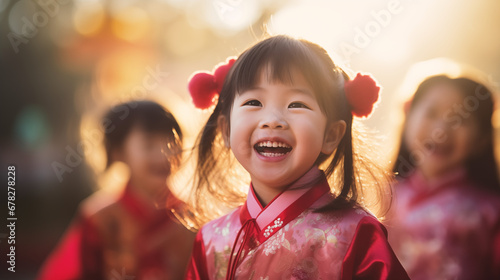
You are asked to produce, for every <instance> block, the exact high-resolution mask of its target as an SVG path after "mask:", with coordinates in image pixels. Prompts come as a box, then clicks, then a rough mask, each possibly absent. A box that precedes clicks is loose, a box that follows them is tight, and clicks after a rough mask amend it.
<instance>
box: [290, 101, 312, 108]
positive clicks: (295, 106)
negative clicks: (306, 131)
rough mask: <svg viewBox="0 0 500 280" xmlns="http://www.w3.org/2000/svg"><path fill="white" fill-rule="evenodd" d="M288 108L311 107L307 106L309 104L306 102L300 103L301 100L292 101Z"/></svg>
mask: <svg viewBox="0 0 500 280" xmlns="http://www.w3.org/2000/svg"><path fill="white" fill-rule="evenodd" d="M288 108H304V109H310V108H309V107H307V105H305V104H304V103H300V102H293V103H291V104H290V105H288Z"/></svg>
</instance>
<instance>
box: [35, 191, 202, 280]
mask: <svg viewBox="0 0 500 280" xmlns="http://www.w3.org/2000/svg"><path fill="white" fill-rule="evenodd" d="M172 199H174V200H176V198H174V197H173V198H172ZM99 201H100V200H99ZM91 202H93V201H91ZM90 205H93V204H92V203H91V204H90ZM110 208H111V209H110ZM80 212H81V213H80V215H81V216H80V217H79V218H77V219H76V220H75V222H74V224H73V226H72V227H71V228H70V229H69V230H68V232H67V233H66V234H65V237H64V238H63V241H62V242H61V243H60V245H59V246H58V249H57V250H56V251H55V252H54V253H53V254H52V255H50V257H49V259H48V261H47V262H46V264H45V265H44V267H43V269H42V270H41V273H40V274H39V276H38V279H39V280H74V279H88V280H98V279H108V277H111V278H113V277H115V278H116V277H118V278H119V277H125V278H126V277H129V276H130V277H134V278H135V279H137V280H140V279H172V278H170V277H174V278H173V279H178V278H179V277H182V274H183V273H184V270H183V268H184V267H185V265H186V262H187V260H188V257H189V255H188V254H189V252H190V251H191V244H192V240H193V239H192V237H194V234H192V233H190V232H189V231H188V230H187V229H184V228H183V227H182V226H180V225H177V224H176V223H175V222H173V221H172V220H171V218H170V216H169V215H168V214H167V213H168V212H167V211H166V210H165V209H161V210H158V209H156V208H155V207H154V206H153V205H149V204H147V203H145V202H144V201H142V200H140V199H139V197H137V195H135V194H134V193H133V192H132V190H131V188H130V186H128V187H127V188H126V189H125V192H124V193H123V195H122V197H121V198H120V199H119V200H118V201H114V202H113V203H111V204H109V205H108V207H106V208H103V209H101V210H100V211H98V212H97V213H95V214H93V215H90V216H89V215H86V216H84V214H83V213H84V211H80ZM124 221H127V222H126V223H125V222H124ZM124 225H127V226H124ZM181 228H182V230H181ZM184 231H185V232H184ZM131 232H132V233H133V234H128V233H131ZM188 234H192V235H189V236H188ZM125 236H126V238H125V239H124V237H125ZM124 244H126V246H127V247H124V246H125V245H124ZM167 246H168V247H167ZM124 248H126V249H127V250H129V251H123V249H124ZM170 248H172V249H170ZM105 252H107V255H106V253H105ZM110 252H111V253H110ZM123 252H127V253H126V254H127V255H124V254H123ZM184 256H185V257H184ZM166 263H168V265H167V264H166ZM125 265H128V266H127V267H125ZM179 273H180V274H179ZM115 274H116V275H115ZM110 275H111V276H110ZM173 275H177V276H173ZM127 279H128V278H127Z"/></svg>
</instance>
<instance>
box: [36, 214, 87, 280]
mask: <svg viewBox="0 0 500 280" xmlns="http://www.w3.org/2000/svg"><path fill="white" fill-rule="evenodd" d="M80 240H81V224H80V222H79V221H77V222H75V223H73V224H72V225H71V226H70V228H69V229H68V230H67V231H66V233H65V234H64V238H63V239H62V241H61V242H60V243H59V245H58V246H57V248H56V249H55V250H54V252H53V253H52V254H51V255H50V257H49V258H48V259H47V261H46V262H45V265H44V266H43V267H42V269H41V271H40V273H39V275H38V278H37V279H38V280H72V279H79V277H80V273H81V266H80V261H79V260H80Z"/></svg>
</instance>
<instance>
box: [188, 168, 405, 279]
mask: <svg viewBox="0 0 500 280" xmlns="http://www.w3.org/2000/svg"><path fill="white" fill-rule="evenodd" d="M312 177H315V178H316V180H313V181H314V182H316V183H313V184H306V185H305V186H304V183H303V182H304V181H309V182H310V181H311V180H310V178H312ZM307 178H309V179H307ZM318 178H319V179H318ZM332 199H333V198H332V196H331V194H330V187H329V186H328V183H327V180H326V178H325V176H324V174H323V173H322V172H321V171H320V170H318V169H316V168H313V169H311V171H309V172H308V173H307V174H306V175H305V176H304V177H302V178H301V179H300V180H299V181H298V182H296V183H295V184H294V185H293V186H291V187H290V188H288V189H287V190H286V191H284V192H283V193H281V194H280V195H278V196H277V197H276V198H274V200H273V201H271V202H270V203H269V204H268V205H267V206H266V207H262V205H261V204H260V202H259V200H258V199H257V197H256V195H255V193H254V192H253V188H252V187H250V191H249V194H248V198H247V201H246V203H245V204H244V205H243V206H241V207H239V208H238V209H236V210H234V211H233V212H231V213H229V214H228V215H226V216H223V217H221V218H219V219H216V220H214V221H211V222H209V223H207V224H206V225H205V226H203V227H202V229H201V230H200V231H199V232H198V235H197V236H196V240H195V245H194V248H193V253H192V257H191V261H190V264H189V269H188V273H187V275H186V278H185V279H204V280H205V279H206V280H208V279H210V280H216V279H245V280H249V279H257V280H263V279H266V280H272V279H370V280H373V279H398V280H404V279H409V278H408V276H407V274H406V272H405V271H404V269H403V268H402V266H401V264H400V263H399V261H398V260H397V259H396V257H395V255H394V253H393V252H392V249H391V248H390V246H389V244H388V242H387V236H386V231H385V229H384V227H383V226H382V225H381V224H380V223H379V222H378V221H377V219H376V218H375V217H373V216H372V215H370V214H369V213H367V212H366V211H365V210H362V209H361V208H356V209H346V210H338V211H333V212H326V213H316V212H314V209H317V208H318V207H321V206H323V205H325V204H326V203H328V202H330V201H331V200H332ZM235 240H236V242H235Z"/></svg>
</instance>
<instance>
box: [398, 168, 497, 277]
mask: <svg viewBox="0 0 500 280" xmlns="http://www.w3.org/2000/svg"><path fill="white" fill-rule="evenodd" d="M394 202H395V203H394V205H393V207H392V211H391V215H390V220H389V221H388V222H389V226H388V228H389V233H390V235H389V237H390V243H391V245H392V246H393V248H394V251H395V252H396V255H397V256H398V257H399V258H400V260H401V263H402V264H403V266H404V267H405V269H406V270H407V271H408V274H409V275H410V276H411V278H412V279H415V280H420V279H422V280H423V279H425V280H427V279H443V280H447V279H454V280H464V279H471V280H472V279H474V280H481V279H500V197H499V196H498V195H497V194H493V193H489V192H487V191H484V190H481V188H479V187H478V186H477V185H475V184H474V183H472V182H470V181H469V180H467V176H466V172H465V170H463V169H457V170H454V171H452V172H449V173H448V174H446V175H444V176H442V177H441V178H440V179H438V180H434V181H432V182H430V181H427V180H426V179H425V178H424V176H423V175H422V174H421V173H420V172H418V171H416V172H414V173H413V174H412V175H411V176H410V177H409V178H407V179H406V180H403V181H401V182H400V183H399V184H398V185H396V186H395V200H394Z"/></svg>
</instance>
